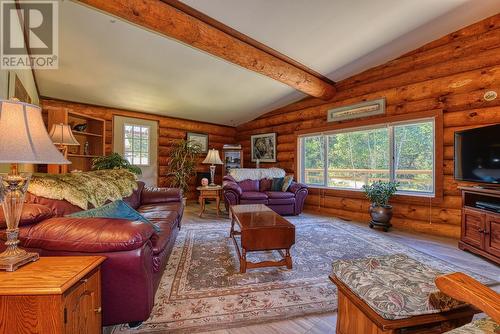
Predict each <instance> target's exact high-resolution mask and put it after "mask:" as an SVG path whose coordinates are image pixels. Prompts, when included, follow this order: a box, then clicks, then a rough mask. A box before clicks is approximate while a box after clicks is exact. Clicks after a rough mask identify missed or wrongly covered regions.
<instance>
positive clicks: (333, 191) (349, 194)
mask: <svg viewBox="0 0 500 334" xmlns="http://www.w3.org/2000/svg"><path fill="white" fill-rule="evenodd" d="M307 186H308V187H309V189H317V190H320V191H322V194H321V196H330V197H345V198H354V199H366V197H365V194H364V192H363V190H361V189H339V188H331V187H324V186H314V185H307ZM442 201H443V196H442V195H439V194H412V193H397V194H395V195H394V196H393V197H392V198H391V201H390V202H391V203H415V204H429V202H430V203H432V204H439V203H441V202H442Z"/></svg>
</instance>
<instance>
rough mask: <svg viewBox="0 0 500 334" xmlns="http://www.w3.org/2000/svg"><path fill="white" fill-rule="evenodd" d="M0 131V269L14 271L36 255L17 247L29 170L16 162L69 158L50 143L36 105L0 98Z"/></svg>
mask: <svg viewBox="0 0 500 334" xmlns="http://www.w3.org/2000/svg"><path fill="white" fill-rule="evenodd" d="M0 134H1V137H0V163H9V164H11V167H10V172H9V173H8V174H0V181H1V184H0V199H2V200H3V211H4V216H5V221H6V225H7V229H6V236H7V241H6V242H5V245H6V246H7V249H6V250H5V251H4V252H3V253H1V254H0V270H6V271H14V270H16V269H17V268H19V267H20V266H22V265H24V264H26V263H28V262H31V261H36V260H37V259H38V258H39V255H38V253H28V252H26V251H25V250H24V249H21V248H18V247H17V244H18V243H19V240H18V234H19V228H18V225H19V219H20V217H21V212H22V210H23V205H24V196H25V194H26V190H27V189H28V184H29V181H30V178H31V174H30V173H20V172H19V167H18V166H19V165H18V164H20V163H25V164H58V165H61V164H69V163H70V162H69V161H68V160H66V159H65V158H64V156H63V155H62V154H61V153H60V152H59V151H58V150H57V149H56V147H55V146H54V144H53V143H52V140H51V139H50V137H49V134H48V133H47V129H46V128H45V124H44V123H43V119H42V112H41V109H40V107H38V106H36V105H32V104H28V103H23V102H19V101H12V100H9V101H6V100H0Z"/></svg>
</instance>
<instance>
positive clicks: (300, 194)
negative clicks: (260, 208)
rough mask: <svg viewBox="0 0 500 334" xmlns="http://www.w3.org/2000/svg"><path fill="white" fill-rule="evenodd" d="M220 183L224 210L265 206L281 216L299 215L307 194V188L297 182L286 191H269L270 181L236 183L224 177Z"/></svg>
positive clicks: (232, 179) (231, 178) (228, 177)
mask: <svg viewBox="0 0 500 334" xmlns="http://www.w3.org/2000/svg"><path fill="white" fill-rule="evenodd" d="M222 181H223V182H222V187H223V192H224V202H225V204H226V209H228V207H229V205H236V204H265V205H267V206H268V207H269V208H271V209H272V210H274V211H275V212H276V213H278V214H280V215H283V216H286V215H299V214H300V213H301V212H302V209H303V208H304V202H305V200H306V197H307V194H308V189H307V186H306V185H304V184H301V183H297V182H292V184H291V185H290V187H288V190H287V191H271V187H272V180H271V179H260V180H243V181H240V182H237V181H236V180H235V179H234V178H233V177H232V176H230V175H226V176H224V178H223V180H222Z"/></svg>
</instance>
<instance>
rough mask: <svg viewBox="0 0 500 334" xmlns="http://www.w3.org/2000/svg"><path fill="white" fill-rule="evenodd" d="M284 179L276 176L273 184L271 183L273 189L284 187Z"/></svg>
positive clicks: (277, 189) (279, 189) (278, 189)
mask: <svg viewBox="0 0 500 334" xmlns="http://www.w3.org/2000/svg"><path fill="white" fill-rule="evenodd" d="M284 180H285V178H284V177H275V178H274V179H273V184H272V185H271V191H281V188H283V181H284Z"/></svg>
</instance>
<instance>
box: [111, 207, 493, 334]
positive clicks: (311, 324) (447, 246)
mask: <svg viewBox="0 0 500 334" xmlns="http://www.w3.org/2000/svg"><path fill="white" fill-rule="evenodd" d="M198 213H199V206H198V204H197V203H189V204H188V205H187V207H186V209H185V212H184V218H183V222H182V223H183V224H190V223H207V224H216V223H217V222H218V221H221V220H225V221H229V218H228V215H227V213H223V214H221V216H220V217H217V215H216V210H215V202H212V203H210V204H209V205H207V210H206V212H205V214H204V215H203V218H200V217H199V216H198ZM303 215H307V216H309V217H315V216H317V217H322V216H321V215H317V214H314V213H311V212H306V213H303ZM323 217H324V216H323ZM352 223H353V224H358V225H359V226H363V227H364V228H366V229H367V230H368V229H369V228H368V226H367V224H362V223H357V222H352ZM380 233H382V234H384V235H385V236H386V237H388V238H391V239H394V240H395V241H397V242H399V243H402V244H405V245H407V246H410V247H412V248H415V249H417V250H419V251H421V252H423V253H426V254H429V255H432V256H435V257H438V258H440V259H443V260H445V261H448V262H451V263H455V264H457V265H459V266H462V267H464V268H470V269H471V270H474V271H477V272H480V273H481V274H483V275H484V276H487V277H490V278H492V279H495V280H497V281H500V267H499V266H497V265H495V264H494V263H492V262H489V261H487V260H484V259H483V258H480V257H478V256H475V255H473V254H471V253H467V252H464V251H461V250H459V249H458V247H457V242H458V240H454V239H448V238H443V237H435V236H429V235H424V234H411V233H408V232H402V231H398V230H391V231H390V232H388V233H385V232H383V231H381V230H380ZM494 289H495V290H497V291H500V285H498V286H496V287H494ZM336 321H337V312H330V313H324V314H318V315H311V316H305V317H299V318H294V319H288V320H283V321H275V322H267V323H262V324H257V325H252V326H245V327H236V328H229V329H223V330H216V331H209V332H204V333H205V334H262V333H265V334H306V333H307V334H322V333H335V325H336ZM108 330H110V328H106V331H105V333H106V332H107V331H108ZM108 333H109V332H108Z"/></svg>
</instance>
